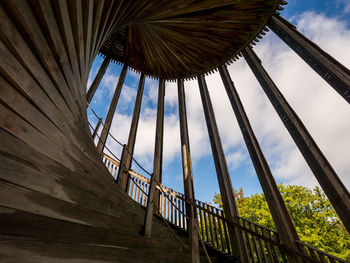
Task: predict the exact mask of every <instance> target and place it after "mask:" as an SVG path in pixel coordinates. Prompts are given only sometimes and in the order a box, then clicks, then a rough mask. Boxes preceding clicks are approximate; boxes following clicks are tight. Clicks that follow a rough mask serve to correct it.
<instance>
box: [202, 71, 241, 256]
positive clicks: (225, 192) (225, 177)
mask: <svg viewBox="0 0 350 263" xmlns="http://www.w3.org/2000/svg"><path fill="white" fill-rule="evenodd" d="M198 85H199V90H200V94H201V98H202V104H203V110H204V115H205V120H206V123H207V128H208V133H209V139H210V145H211V149H212V152H213V158H214V163H215V168H216V174H217V177H218V182H219V187H220V193H221V198H222V204H223V208H224V212H225V216H226V218H227V220H228V222H229V232H230V237H231V242H232V246H233V248H234V249H233V250H234V251H233V252H235V253H237V254H238V255H239V257H240V260H241V261H242V262H247V261H248V255H247V254H246V250H245V249H244V245H243V244H244V241H243V236H242V233H241V231H240V230H239V228H238V227H236V226H235V225H234V223H236V222H238V221H237V216H238V208H237V204H236V200H235V197H234V192H233V188H232V183H231V178H230V174H229V171H228V167H227V163H226V158H225V155H224V150H223V148H222V144H221V139H220V136H219V131H218V128H217V125H216V120H215V115H214V110H213V106H212V104H211V100H210V97H209V92H208V88H207V84H206V82H205V79H204V76H202V75H201V76H198Z"/></svg>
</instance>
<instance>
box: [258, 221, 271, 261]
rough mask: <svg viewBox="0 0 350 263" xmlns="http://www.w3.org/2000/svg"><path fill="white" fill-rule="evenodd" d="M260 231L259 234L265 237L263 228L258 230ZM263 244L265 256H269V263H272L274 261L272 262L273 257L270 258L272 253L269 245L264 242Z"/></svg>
mask: <svg viewBox="0 0 350 263" xmlns="http://www.w3.org/2000/svg"><path fill="white" fill-rule="evenodd" d="M260 229H261V234H262V235H263V236H264V237H266V235H265V232H266V231H267V230H266V229H264V228H260ZM264 243H265V248H266V250H267V255H268V256H269V261H270V262H271V263H273V262H274V260H273V256H272V252H271V248H270V245H269V243H268V242H267V241H266V240H264Z"/></svg>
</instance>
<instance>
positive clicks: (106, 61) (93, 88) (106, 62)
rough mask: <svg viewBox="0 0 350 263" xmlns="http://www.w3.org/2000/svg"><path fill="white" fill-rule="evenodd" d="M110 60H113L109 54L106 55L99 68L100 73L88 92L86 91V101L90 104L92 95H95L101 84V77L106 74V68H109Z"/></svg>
mask: <svg viewBox="0 0 350 263" xmlns="http://www.w3.org/2000/svg"><path fill="white" fill-rule="evenodd" d="M110 61H111V58H110V57H109V56H106V57H105V59H104V60H103V62H102V65H101V67H100V69H99V70H98V73H97V75H96V77H95V79H94V81H93V82H92V83H91V86H90V88H89V90H88V92H87V93H86V101H87V103H88V104H90V102H91V100H92V97H93V96H94V94H95V92H96V90H97V87H98V85H100V82H101V79H102V77H103V75H104V74H105V72H106V69H107V67H108V65H109V62H110Z"/></svg>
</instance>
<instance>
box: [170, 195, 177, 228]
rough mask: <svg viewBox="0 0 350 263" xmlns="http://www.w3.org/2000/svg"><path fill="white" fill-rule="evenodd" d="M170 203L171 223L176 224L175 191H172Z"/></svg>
mask: <svg viewBox="0 0 350 263" xmlns="http://www.w3.org/2000/svg"><path fill="white" fill-rule="evenodd" d="M170 200H171V202H170V204H171V209H170V213H171V223H173V224H175V210H176V209H175V207H174V205H173V204H174V196H173V191H171V192H170Z"/></svg>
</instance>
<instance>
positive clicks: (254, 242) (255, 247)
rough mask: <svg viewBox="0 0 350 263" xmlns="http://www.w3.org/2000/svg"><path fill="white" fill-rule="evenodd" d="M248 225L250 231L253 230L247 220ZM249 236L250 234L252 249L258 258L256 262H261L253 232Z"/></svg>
mask: <svg viewBox="0 0 350 263" xmlns="http://www.w3.org/2000/svg"><path fill="white" fill-rule="evenodd" d="M248 226H249V229H250V230H251V231H253V228H252V224H251V223H250V222H248ZM251 236H252V240H253V245H254V250H255V253H256V256H257V258H258V262H259V263H262V260H261V256H260V253H259V250H258V246H257V244H256V237H255V235H253V234H251Z"/></svg>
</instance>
